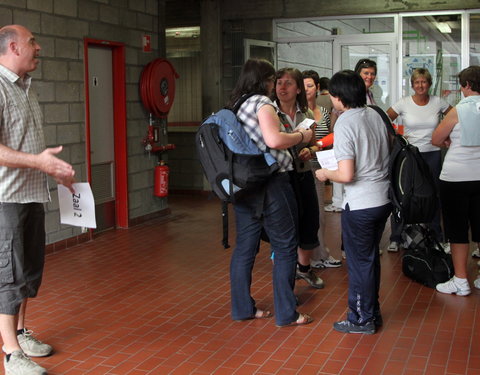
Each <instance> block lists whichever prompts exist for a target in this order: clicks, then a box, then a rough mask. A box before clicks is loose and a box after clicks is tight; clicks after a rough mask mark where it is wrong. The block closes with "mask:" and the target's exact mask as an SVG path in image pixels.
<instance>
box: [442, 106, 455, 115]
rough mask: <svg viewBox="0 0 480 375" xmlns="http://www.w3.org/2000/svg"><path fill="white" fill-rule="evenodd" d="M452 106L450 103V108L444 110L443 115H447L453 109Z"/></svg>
mask: <svg viewBox="0 0 480 375" xmlns="http://www.w3.org/2000/svg"><path fill="white" fill-rule="evenodd" d="M452 108H453V107H452V106H451V105H449V106H448V108H447V109H446V110H445V112H443V115H444V116H446V115H447V113H448V112H450V111H451V110H452Z"/></svg>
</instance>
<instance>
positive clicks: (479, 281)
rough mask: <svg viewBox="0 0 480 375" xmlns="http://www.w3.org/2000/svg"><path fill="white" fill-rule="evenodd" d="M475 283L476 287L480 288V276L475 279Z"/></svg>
mask: <svg viewBox="0 0 480 375" xmlns="http://www.w3.org/2000/svg"><path fill="white" fill-rule="evenodd" d="M473 285H475V288H477V289H480V278H478V279H477V280H475V281H474V282H473Z"/></svg>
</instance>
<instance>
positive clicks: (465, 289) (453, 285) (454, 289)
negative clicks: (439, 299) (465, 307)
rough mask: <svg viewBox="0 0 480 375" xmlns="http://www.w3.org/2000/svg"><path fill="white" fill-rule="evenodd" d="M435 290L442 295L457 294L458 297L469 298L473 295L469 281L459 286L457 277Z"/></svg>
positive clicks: (438, 285)
mask: <svg viewBox="0 0 480 375" xmlns="http://www.w3.org/2000/svg"><path fill="white" fill-rule="evenodd" d="M435 289H437V290H438V291H439V292H440V293H445V294H456V295H457V296H468V295H469V294H470V293H471V291H470V286H469V285H468V281H467V282H464V283H462V285H459V284H458V283H457V282H456V281H455V276H454V277H452V278H451V279H450V280H448V281H446V282H444V283H440V284H437V286H436V287H435Z"/></svg>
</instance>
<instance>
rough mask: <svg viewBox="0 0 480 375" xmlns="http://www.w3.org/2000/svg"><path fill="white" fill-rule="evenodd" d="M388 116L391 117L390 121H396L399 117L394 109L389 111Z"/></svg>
mask: <svg viewBox="0 0 480 375" xmlns="http://www.w3.org/2000/svg"><path fill="white" fill-rule="evenodd" d="M387 115H388V117H390V120H392V121H394V120H395V119H396V118H397V117H398V113H397V112H395V111H394V110H393V109H392V107H390V108H389V109H387Z"/></svg>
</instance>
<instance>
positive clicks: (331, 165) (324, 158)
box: [316, 149, 338, 171]
mask: <svg viewBox="0 0 480 375" xmlns="http://www.w3.org/2000/svg"><path fill="white" fill-rule="evenodd" d="M316 154H317V160H318V162H319V163H320V165H321V166H322V168H325V169H330V170H332V171H336V170H337V169H338V162H337V159H336V158H335V154H334V152H333V149H331V150H325V151H317V152H316Z"/></svg>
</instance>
